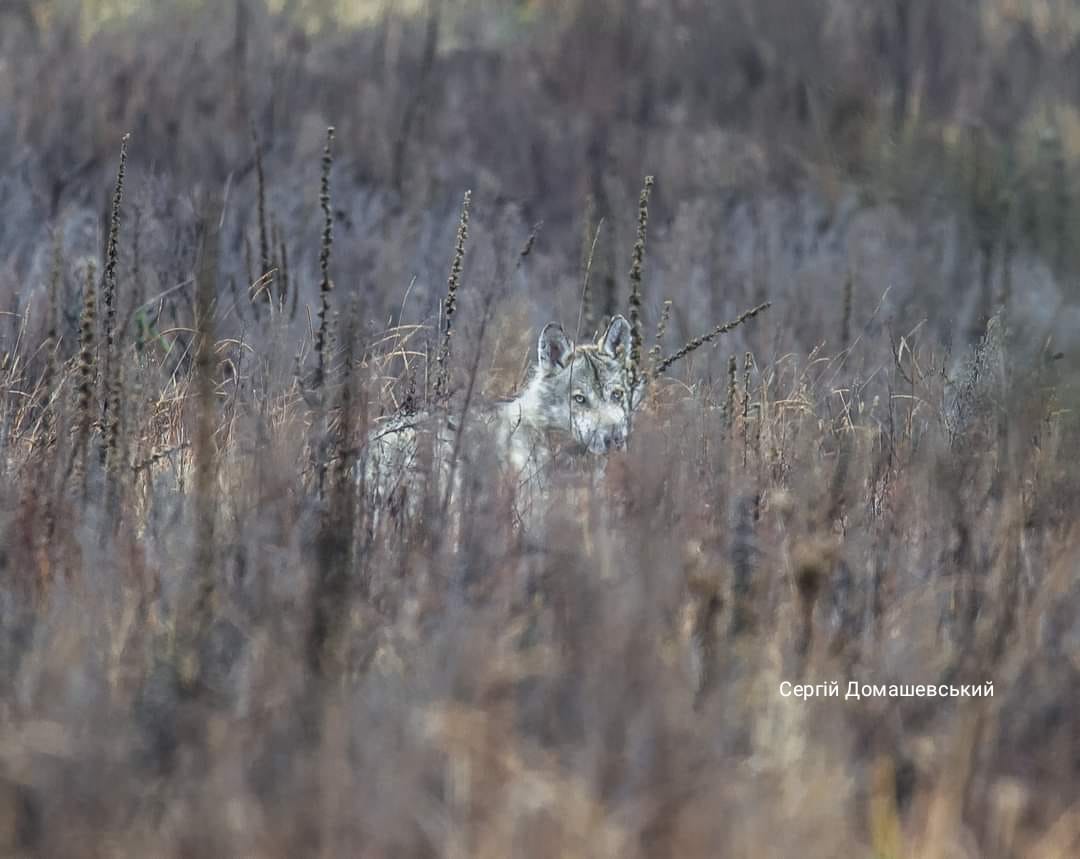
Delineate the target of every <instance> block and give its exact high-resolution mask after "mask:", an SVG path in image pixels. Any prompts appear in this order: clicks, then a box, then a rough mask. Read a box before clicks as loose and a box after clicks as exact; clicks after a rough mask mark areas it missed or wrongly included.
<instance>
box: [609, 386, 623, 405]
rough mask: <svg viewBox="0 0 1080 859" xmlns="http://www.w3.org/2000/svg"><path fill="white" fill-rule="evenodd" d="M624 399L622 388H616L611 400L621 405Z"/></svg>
mask: <svg viewBox="0 0 1080 859" xmlns="http://www.w3.org/2000/svg"><path fill="white" fill-rule="evenodd" d="M622 398H623V392H622V389H621V388H616V389H615V390H614V391H612V392H611V399H613V400H614V401H615V402H617V403H621V402H622Z"/></svg>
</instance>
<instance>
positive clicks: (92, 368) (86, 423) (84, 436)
mask: <svg viewBox="0 0 1080 859" xmlns="http://www.w3.org/2000/svg"><path fill="white" fill-rule="evenodd" d="M96 327H97V267H96V266H95V265H94V263H93V262H92V261H91V262H90V264H89V265H88V266H87V267H86V284H85V286H84V288H83V308H82V314H81V315H80V318H79V363H78V379H79V383H78V388H77V389H76V404H75V420H76V424H75V427H76V430H75V432H76V434H75V451H74V456H75V472H74V474H75V480H76V483H79V484H81V483H83V481H84V479H85V475H86V454H87V446H88V445H89V443H90V428H91V425H92V422H93V419H92V417H91V415H90V408H91V403H92V402H93V398H94V388H95V386H96V381H97V379H96V371H97V364H96V362H95V361H94V345H95V344H94V331H95V328H96Z"/></svg>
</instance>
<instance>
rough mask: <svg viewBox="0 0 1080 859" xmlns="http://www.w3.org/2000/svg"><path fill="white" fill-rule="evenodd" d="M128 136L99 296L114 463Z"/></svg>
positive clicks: (105, 421)
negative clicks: (118, 294) (118, 293)
mask: <svg viewBox="0 0 1080 859" xmlns="http://www.w3.org/2000/svg"><path fill="white" fill-rule="evenodd" d="M130 139H131V135H130V134H125V135H124V136H123V138H122V139H121V141H120V166H119V168H118V169H117V171H116V187H115V189H114V191H113V199H112V212H111V215H110V218H109V240H108V243H107V245H106V249H105V276H104V278H103V280H102V299H103V300H104V303H105V332H104V333H105V354H104V362H103V365H104V366H103V370H104V372H103V374H102V375H103V379H104V385H105V390H104V396H103V397H102V399H101V425H102V429H103V432H104V435H105V444H104V446H103V447H102V451H101V456H102V461H103V463H106V462H107V463H108V464H109V465H110V470H111V465H112V464H113V463H114V460H115V456H116V448H117V436H118V435H119V432H120V424H119V416H118V414H117V406H118V401H119V398H120V385H119V383H118V381H117V380H116V379H115V378H114V376H115V369H116V366H117V363H118V360H119V359H118V357H117V355H116V354H115V353H116V282H117V279H116V270H117V267H118V263H119V256H120V254H119V247H120V206H121V204H122V203H123V200H124V172H125V170H126V168H127V147H128V141H129V140H130Z"/></svg>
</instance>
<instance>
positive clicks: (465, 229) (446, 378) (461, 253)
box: [435, 191, 472, 399]
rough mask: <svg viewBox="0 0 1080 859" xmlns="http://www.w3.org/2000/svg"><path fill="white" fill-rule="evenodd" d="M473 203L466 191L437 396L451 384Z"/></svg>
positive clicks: (448, 284) (449, 284) (445, 318)
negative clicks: (452, 346)
mask: <svg viewBox="0 0 1080 859" xmlns="http://www.w3.org/2000/svg"><path fill="white" fill-rule="evenodd" d="M471 204H472V191H466V192H465V197H464V199H463V200H462V201H461V216H460V217H459V219H458V229H457V242H456V244H455V245H454V258H453V260H452V262H451V263H450V276H449V277H448V278H447V280H446V300H445V302H444V304H443V339H442V344H441V346H440V347H439V354H438V357H437V358H436V363H437V365H438V366H437V372H436V377H435V398H436V399H441V398H443V397H445V396H446V395H447V390H448V388H449V384H450V346H451V340H452V337H453V329H454V312H455V311H456V310H457V293H458V288H459V287H460V286H461V271H462V267H463V265H464V262H465V243H466V242H467V241H468V239H469V207H470V205H471Z"/></svg>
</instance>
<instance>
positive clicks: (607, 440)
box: [604, 430, 626, 450]
mask: <svg viewBox="0 0 1080 859" xmlns="http://www.w3.org/2000/svg"><path fill="white" fill-rule="evenodd" d="M625 444H626V434H625V433H624V432H622V431H621V430H613V431H612V432H609V433H608V434H607V435H606V436H605V437H604V449H605V450H611V449H612V448H615V449H616V450H620V449H622V447H623V446H624V445H625Z"/></svg>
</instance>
